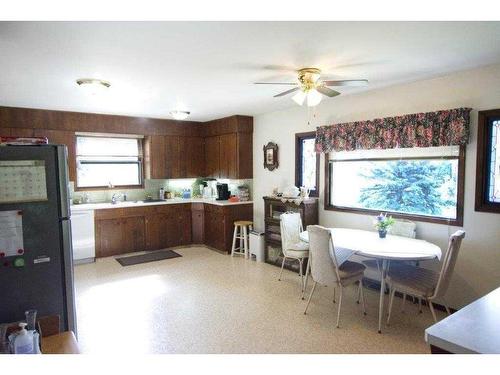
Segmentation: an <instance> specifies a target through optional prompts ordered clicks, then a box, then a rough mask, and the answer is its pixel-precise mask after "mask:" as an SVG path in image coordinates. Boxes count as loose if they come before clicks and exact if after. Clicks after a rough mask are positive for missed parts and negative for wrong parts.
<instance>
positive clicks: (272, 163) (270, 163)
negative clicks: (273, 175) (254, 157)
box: [264, 142, 279, 171]
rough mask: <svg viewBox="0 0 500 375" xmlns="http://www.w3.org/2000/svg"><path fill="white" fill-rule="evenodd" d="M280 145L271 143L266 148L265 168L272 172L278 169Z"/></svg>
mask: <svg viewBox="0 0 500 375" xmlns="http://www.w3.org/2000/svg"><path fill="white" fill-rule="evenodd" d="M278 165H279V163H278V145H277V144H276V143H273V142H269V143H268V144H267V145H265V146H264V168H267V169H269V170H270V171H272V170H274V169H276V168H278Z"/></svg>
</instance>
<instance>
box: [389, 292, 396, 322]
mask: <svg viewBox="0 0 500 375" xmlns="http://www.w3.org/2000/svg"><path fill="white" fill-rule="evenodd" d="M395 294H396V288H394V287H392V288H391V298H390V300H389V311H388V312H387V325H389V322H390V320H391V312H392V303H393V302H394V295H395Z"/></svg>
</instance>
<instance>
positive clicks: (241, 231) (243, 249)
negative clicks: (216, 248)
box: [231, 220, 253, 258]
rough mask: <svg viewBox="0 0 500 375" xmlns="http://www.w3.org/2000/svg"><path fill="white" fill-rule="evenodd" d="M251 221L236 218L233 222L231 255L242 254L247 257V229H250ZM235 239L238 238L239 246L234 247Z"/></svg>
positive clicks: (248, 253)
mask: <svg viewBox="0 0 500 375" xmlns="http://www.w3.org/2000/svg"><path fill="white" fill-rule="evenodd" d="M252 225H253V222H251V221H248V220H238V221H235V222H234V234H233V246H232V248H231V256H234V255H244V256H245V258H249V255H250V252H249V250H248V229H251V227H252ZM236 239H239V240H240V246H239V247H236Z"/></svg>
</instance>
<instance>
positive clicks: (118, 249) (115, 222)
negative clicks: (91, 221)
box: [96, 217, 145, 258]
mask: <svg viewBox="0 0 500 375" xmlns="http://www.w3.org/2000/svg"><path fill="white" fill-rule="evenodd" d="M144 238H145V237H144V217H124V218H116V219H103V220H97V221H96V257H98V258H100V257H107V256H111V255H119V254H124V253H130V252H134V251H141V250H145V242H144Z"/></svg>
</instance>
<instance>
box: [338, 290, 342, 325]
mask: <svg viewBox="0 0 500 375" xmlns="http://www.w3.org/2000/svg"><path fill="white" fill-rule="evenodd" d="M339 289H340V292H339V307H338V308H337V328H339V324H340V308H341V307H342V285H340V287H339Z"/></svg>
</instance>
